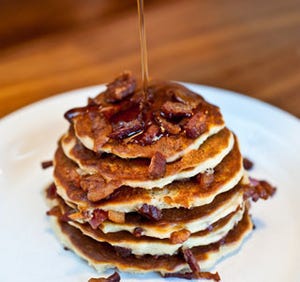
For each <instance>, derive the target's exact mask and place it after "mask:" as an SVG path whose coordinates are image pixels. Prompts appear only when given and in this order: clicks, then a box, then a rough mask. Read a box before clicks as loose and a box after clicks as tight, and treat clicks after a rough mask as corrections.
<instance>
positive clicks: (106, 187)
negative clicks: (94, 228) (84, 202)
mask: <svg viewBox="0 0 300 282" xmlns="http://www.w3.org/2000/svg"><path fill="white" fill-rule="evenodd" d="M80 186H81V188H82V190H84V191H87V198H88V200H90V201H92V202H97V201H99V200H102V199H104V198H105V197H107V196H109V195H110V194H111V193H112V192H113V191H114V190H115V189H117V188H118V187H119V185H118V184H117V183H116V182H114V181H110V182H108V183H106V182H105V180H104V179H103V178H102V177H101V176H99V175H88V176H86V177H83V178H82V179H81V181H80Z"/></svg>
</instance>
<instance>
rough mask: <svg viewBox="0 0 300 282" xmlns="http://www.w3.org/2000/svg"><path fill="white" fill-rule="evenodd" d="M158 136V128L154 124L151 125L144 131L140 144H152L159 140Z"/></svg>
mask: <svg viewBox="0 0 300 282" xmlns="http://www.w3.org/2000/svg"><path fill="white" fill-rule="evenodd" d="M159 135H160V128H159V127H158V126H157V125H155V124H151V125H150V126H149V127H148V129H147V130H146V132H145V133H144V134H143V138H142V140H141V141H142V144H144V145H150V144H153V143H154V142H155V141H156V140H157V138H159Z"/></svg>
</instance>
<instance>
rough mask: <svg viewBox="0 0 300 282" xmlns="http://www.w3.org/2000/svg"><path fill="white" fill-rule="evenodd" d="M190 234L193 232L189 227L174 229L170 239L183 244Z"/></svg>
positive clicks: (172, 241)
mask: <svg viewBox="0 0 300 282" xmlns="http://www.w3.org/2000/svg"><path fill="white" fill-rule="evenodd" d="M190 235H191V232H190V231H189V230H187V229H182V230H179V231H174V232H172V234H171V237H170V241H171V243H172V244H182V243H183V242H185V241H186V240H187V239H188V238H189V237H190Z"/></svg>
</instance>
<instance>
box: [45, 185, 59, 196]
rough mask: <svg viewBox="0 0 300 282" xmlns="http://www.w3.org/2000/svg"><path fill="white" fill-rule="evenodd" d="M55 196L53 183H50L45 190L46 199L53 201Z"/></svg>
mask: <svg viewBox="0 0 300 282" xmlns="http://www.w3.org/2000/svg"><path fill="white" fill-rule="evenodd" d="M56 196H57V193H56V186H55V184H54V183H51V184H50V186H49V187H48V188H47V189H46V197H47V198H48V199H55V198H56Z"/></svg>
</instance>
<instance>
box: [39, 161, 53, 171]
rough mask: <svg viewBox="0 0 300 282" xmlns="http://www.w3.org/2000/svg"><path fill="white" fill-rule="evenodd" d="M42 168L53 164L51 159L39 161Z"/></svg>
mask: <svg viewBox="0 0 300 282" xmlns="http://www.w3.org/2000/svg"><path fill="white" fill-rule="evenodd" d="M41 166H42V169H46V168H48V167H51V166H53V161H45V162H42V163H41Z"/></svg>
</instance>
